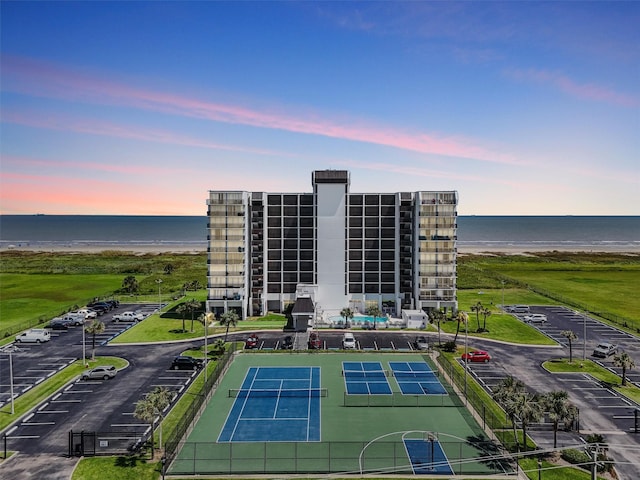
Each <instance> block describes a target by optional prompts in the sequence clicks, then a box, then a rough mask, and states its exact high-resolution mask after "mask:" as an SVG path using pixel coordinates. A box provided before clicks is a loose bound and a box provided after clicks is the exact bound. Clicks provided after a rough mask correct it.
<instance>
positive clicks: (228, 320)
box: [220, 310, 240, 342]
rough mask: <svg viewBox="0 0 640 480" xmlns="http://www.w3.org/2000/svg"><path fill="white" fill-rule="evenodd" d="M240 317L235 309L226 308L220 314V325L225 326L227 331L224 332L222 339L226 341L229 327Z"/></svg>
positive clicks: (235, 323)
mask: <svg viewBox="0 0 640 480" xmlns="http://www.w3.org/2000/svg"><path fill="white" fill-rule="evenodd" d="M239 320H240V317H239V316H238V314H237V313H236V311H235V310H227V311H226V312H224V313H223V314H222V315H221V316H220V325H222V326H223V327H224V326H226V327H227V331H226V332H225V333H224V341H225V342H226V341H227V337H228V336H229V327H235V326H236V325H237V324H238V321H239Z"/></svg>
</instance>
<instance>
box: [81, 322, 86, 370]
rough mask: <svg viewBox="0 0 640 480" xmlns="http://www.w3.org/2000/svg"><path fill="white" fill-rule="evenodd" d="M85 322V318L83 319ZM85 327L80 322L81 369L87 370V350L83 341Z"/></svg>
mask: <svg viewBox="0 0 640 480" xmlns="http://www.w3.org/2000/svg"><path fill="white" fill-rule="evenodd" d="M85 321H86V318H85ZM85 328H86V327H85V325H84V322H82V368H87V350H86V347H85V341H84V329H85Z"/></svg>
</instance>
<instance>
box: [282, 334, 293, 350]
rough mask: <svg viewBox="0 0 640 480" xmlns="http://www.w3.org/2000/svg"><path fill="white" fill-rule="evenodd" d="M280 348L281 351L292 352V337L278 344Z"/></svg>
mask: <svg viewBox="0 0 640 480" xmlns="http://www.w3.org/2000/svg"><path fill="white" fill-rule="evenodd" d="M280 348H281V349H282V350H293V337H292V336H291V335H287V336H286V337H284V339H283V340H282V343H281V344H280Z"/></svg>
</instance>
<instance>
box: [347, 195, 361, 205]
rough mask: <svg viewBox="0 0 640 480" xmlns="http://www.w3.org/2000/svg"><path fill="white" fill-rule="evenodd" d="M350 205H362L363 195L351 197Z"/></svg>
mask: <svg viewBox="0 0 640 480" xmlns="http://www.w3.org/2000/svg"><path fill="white" fill-rule="evenodd" d="M349 205H362V195H349Z"/></svg>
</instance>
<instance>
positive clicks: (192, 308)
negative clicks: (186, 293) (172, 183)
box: [183, 298, 201, 332]
mask: <svg viewBox="0 0 640 480" xmlns="http://www.w3.org/2000/svg"><path fill="white" fill-rule="evenodd" d="M183 305H184V307H185V309H186V311H187V312H189V313H190V314H191V331H192V332H193V316H194V314H195V312H196V311H197V310H199V309H200V307H201V305H200V301H199V300H196V299H195V298H192V299H191V300H187V301H186V302H184V303H183ZM183 321H184V320H183ZM183 330H184V325H183Z"/></svg>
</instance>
